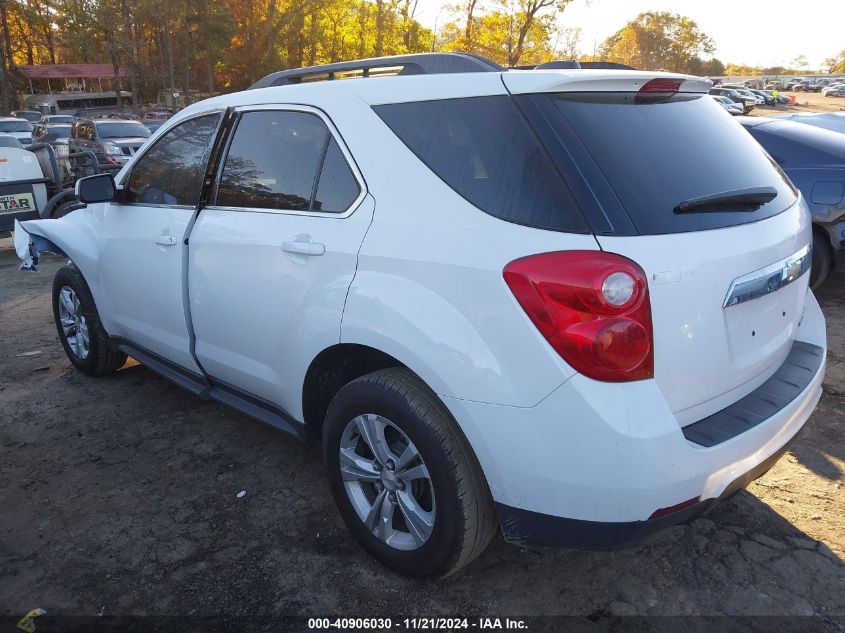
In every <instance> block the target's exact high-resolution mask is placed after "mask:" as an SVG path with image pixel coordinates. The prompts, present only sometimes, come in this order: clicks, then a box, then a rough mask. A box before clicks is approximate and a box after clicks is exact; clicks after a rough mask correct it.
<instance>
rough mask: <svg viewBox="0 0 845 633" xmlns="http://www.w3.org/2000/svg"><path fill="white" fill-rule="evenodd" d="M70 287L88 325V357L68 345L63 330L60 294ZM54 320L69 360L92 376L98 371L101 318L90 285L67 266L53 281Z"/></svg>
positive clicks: (60, 270)
mask: <svg viewBox="0 0 845 633" xmlns="http://www.w3.org/2000/svg"><path fill="white" fill-rule="evenodd" d="M65 287H69V288H71V289H72V290H73V291H74V292H75V293H76V296H77V297H78V298H79V304H80V307H81V309H82V314H83V315H84V316H85V321H86V323H87V325H88V356H86V357H85V358H79V357H78V356H77V355H76V354H75V353H74V352H73V350H72V349H71V348H70V345H68V342H67V338H66V337H65V335H64V331H63V330H62V323H61V319H60V318H59V293H60V292H61V290H62V288H65ZM53 320H54V321H55V323H56V331H57V332H58V334H59V341H61V343H62V347H63V348H64V350H65V354H67V357H68V360H70V362H71V363H72V364H73V366H74V367H76V368H77V369H78V370H80V371H81V372H83V373H86V374H92V373H94V371H95V370H96V365H97V355H98V354H99V353H100V349H99V345H100V340H99V337H98V336H97V328H98V327H99V326H100V316H99V314H98V313H97V308H96V306H95V305H94V299H93V297H92V296H91V292H90V291H89V290H88V285H87V284H86V283H85V281H84V280H83V279H82V275H81V274H80V273H79V272H78V271H76V270H75V269H73V268H71V267H70V266H67V267H65V268H61V269H59V271H58V272H57V273H56V276H55V278H54V279H53Z"/></svg>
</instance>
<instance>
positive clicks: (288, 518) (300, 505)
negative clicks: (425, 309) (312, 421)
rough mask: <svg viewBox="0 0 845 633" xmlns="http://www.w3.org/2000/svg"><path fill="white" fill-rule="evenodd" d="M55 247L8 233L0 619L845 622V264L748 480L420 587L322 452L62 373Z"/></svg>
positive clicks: (126, 384) (154, 380)
mask: <svg viewBox="0 0 845 633" xmlns="http://www.w3.org/2000/svg"><path fill="white" fill-rule="evenodd" d="M62 263H63V262H62V260H60V259H58V258H49V259H47V260H46V261H45V262H43V265H42V266H41V270H40V272H39V273H37V274H30V273H27V274H24V273H20V272H18V270H17V261H16V260H15V259H14V254H13V252H12V250H11V242H10V240H0V324H2V327H3V336H2V338H0V446H2V453H0V455H2V461H1V462H0V616H4V615H5V616H17V617H20V616H21V615H23V614H24V613H26V612H27V611H29V610H30V609H32V608H35V607H41V608H44V609H46V610H47V611H48V612H49V613H51V614H80V615H97V614H106V615H109V614H135V615H168V614H169V615H175V614H195V615H197V614H199V615H227V616H242V615H259V616H274V615H280V614H288V615H290V614H296V615H319V616H327V615H328V616H335V615H340V616H344V615H350V616H351V615H357V616H387V615H392V616H393V617H397V616H398V615H399V614H427V615H438V614H441V615H450V614H455V613H474V614H482V615H483V614H493V615H501V614H507V615H529V614H531V615H549V614H569V615H577V616H586V617H587V618H588V619H585V620H584V621H585V622H594V621H596V620H601V619H602V618H605V617H609V616H612V615H626V614H641V615H676V614H686V615H698V614H704V615H720V614H726V615H754V616H756V615H791V616H795V615H809V616H815V618H816V620H815V622H816V623H821V624H822V625H823V628H824V629H825V630H828V629H829V630H841V626H842V622H843V621H845V620H842V619H839V618H841V617H842V616H845V564H843V560H845V490H843V473H845V424H843V421H844V420H845V402H843V400H844V399H843V394H845V336H843V331H845V329H844V328H843V326H845V275H839V276H838V277H837V276H835V275H834V276H833V277H832V278H831V279H830V280H829V281H828V283H827V284H826V286H825V287H824V288H822V290H821V291H820V292H819V293H818V296H819V299H820V301H821V303H822V307H823V309H824V311H825V314H826V315H827V319H828V332H829V337H830V355H829V360H828V363H829V364H828V371H827V378H826V379H825V395H824V396H823V398H822V401H821V404H820V406H819V408H818V410H817V411H816V412H815V414H814V415H813V417H812V419H811V420H810V422H809V423H808V424H807V427H806V429H805V431H804V433H803V434H802V436H801V437H800V439H799V440H798V441H797V442H796V443H795V444H794V445H793V447H792V449H791V450H790V452H789V453H787V454H786V455H785V456H784V457H783V458H782V459H781V460H780V462H779V463H778V464H777V465H776V466H775V467H774V468H773V469H772V470H771V471H770V472H769V473H768V474H767V475H766V476H764V477H763V478H762V479H760V480H758V482H756V483H754V484H752V485H751V486H750V488H749V489H748V490H747V491H745V492H741V493H740V494H738V495H737V496H735V497H733V498H732V499H731V500H729V501H727V502H725V503H723V504H721V505H720V506H719V507H718V508H717V509H716V510H715V511H714V512H713V513H712V514H711V515H710V516H709V517H707V518H705V519H700V520H697V521H695V522H694V523H692V524H691V525H687V526H681V527H676V528H673V529H671V530H669V531H668V532H666V533H663V534H661V535H659V536H658V537H656V538H655V539H654V540H652V541H651V542H650V543H648V544H646V545H643V546H641V547H638V548H636V549H630V550H626V551H620V552H613V553H591V552H576V551H564V550H550V551H526V550H521V549H518V548H516V547H512V546H510V545H507V544H506V543H504V542H503V541H502V540H501V539H497V540H495V541H494V543H493V544H492V545H491V547H490V548H489V549H488V550H487V552H486V553H485V554H484V555H482V556H481V557H480V558H479V559H478V560H477V561H475V563H473V564H472V565H471V566H469V567H468V568H467V569H466V570H465V571H463V572H461V573H459V574H458V575H456V576H454V577H451V578H448V579H446V580H442V581H438V582H416V581H410V580H407V579H404V578H401V577H398V576H396V575H394V574H392V573H390V572H388V571H386V570H385V569H384V568H382V567H381V566H379V565H378V564H377V563H375V562H373V561H372V560H371V559H370V558H369V557H368V556H367V555H366V554H365V553H364V552H363V551H362V550H361V549H360V548H359V547H358V546H357V545H356V544H355V543H354V541H353V540H352V539H351V537H350V536H349V534H348V533H347V532H346V530H345V529H344V527H343V525H342V523H341V520H340V518H339V516H338V514H337V512H336V511H335V509H334V506H333V504H332V500H331V497H330V495H329V491H328V488H327V486H326V484H325V482H324V477H323V467H322V463H321V460H320V457H319V453H318V451H317V450H315V449H309V448H305V447H303V446H302V445H300V444H298V443H297V442H296V441H295V440H293V439H290V438H288V437H285V436H283V435H281V434H279V433H277V432H275V431H273V430H272V429H270V428H268V427H265V426H263V425H262V424H260V423H258V422H255V421H253V420H251V419H249V418H247V417H245V416H243V415H240V414H238V413H236V412H234V411H232V410H229V409H227V408H225V407H224V406H222V405H219V404H216V403H213V402H203V401H201V400H198V399H197V398H195V397H193V396H191V395H190V394H188V393H187V392H184V391H182V390H180V389H179V388H178V387H175V386H173V385H171V384H170V383H168V382H166V381H164V380H163V379H161V378H159V377H158V376H156V375H155V374H153V373H152V372H151V371H149V370H147V369H146V368H144V367H142V366H140V365H137V364H135V365H132V364H130V365H128V366H127V367H126V368H124V369H123V370H122V371H120V372H118V373H117V374H116V375H114V376H110V377H107V378H101V379H92V378H88V377H86V376H83V375H81V374H79V373H78V372H76V371H74V370H73V369H72V367H71V365H70V363H69V362H68V361H67V359H66V358H65V356H64V353H63V351H62V349H61V347H60V345H59V342H58V340H57V336H56V331H55V328H54V325H53V319H52V314H51V308H50V300H49V289H50V284H51V280H52V276H53V273H54V272H55V271H56V270H57V269H58V268H59V267H60V266H61V265H62ZM242 490H245V491H246V495H245V496H243V497H242V498H238V497H237V496H236V495H237V493H238V492H239V491H242ZM730 621H731V620H730V619H725V621H724V622H723V624H726V623H727V622H730ZM0 628H2V627H0ZM3 630H4V631H5V630H7V629H5V628H3ZM9 630H11V629H9Z"/></svg>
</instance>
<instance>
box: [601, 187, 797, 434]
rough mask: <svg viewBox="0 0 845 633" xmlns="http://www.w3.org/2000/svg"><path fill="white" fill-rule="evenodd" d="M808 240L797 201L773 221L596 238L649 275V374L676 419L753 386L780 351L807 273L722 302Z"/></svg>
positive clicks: (785, 349)
mask: <svg viewBox="0 0 845 633" xmlns="http://www.w3.org/2000/svg"><path fill="white" fill-rule="evenodd" d="M811 237H812V236H811V225H810V221H809V213H808V212H807V209H806V206H805V205H804V203H803V201H801V200H799V201H798V202H796V203H795V204H794V205H793V206H792V207H791V208H790V209H788V210H787V211H784V212H783V213H780V214H778V215H776V216H774V217H772V218H767V219H765V220H761V221H759V222H752V223H748V224H742V225H739V226H733V227H730V228H725V229H715V230H711V231H695V232H692V233H674V234H670V235H647V236H636V237H608V236H601V237H599V238H598V239H599V243H600V244H601V245H602V248H603V249H604V250H607V251H609V252H611V253H619V254H620V255H625V256H626V257H629V258H631V259H633V260H634V261H635V262H637V263H638V264H639V265H640V266H642V268H643V270H644V271H645V273H646V275H647V277H648V280H649V294H650V297H651V311H652V319H653V322H654V349H655V359H654V374H655V380H656V381H657V383H658V384H659V385H660V388H661V389H662V391H663V395H664V397H665V398H666V401H667V402H668V403H669V407H670V409H671V410H672V411H673V412H674V413H675V414H676V415H677V416H678V418H679V420H680V421H681V424H682V425H686V424H688V423H691V422H695V421H697V420H700V419H702V418H704V417H706V416H708V415H710V414H711V413H714V412H715V411H718V410H720V409H722V408H724V407H725V406H727V404H730V403H731V402H733V401H735V400H738V399H739V398H741V397H742V396H744V395H745V394H746V393H748V392H750V391H753V390H754V389H755V388H756V387H757V386H759V385H760V384H761V383H763V382H765V380H766V379H767V378H768V377H769V376H770V375H771V374H773V373H774V372H775V370H776V369H777V368H778V367H779V366H780V365H781V363H782V362H783V360H784V359H785V358H786V356H787V354H788V353H789V349H790V346H791V343H792V341H793V339H794V338H795V329H796V327H797V324H798V321H799V320H800V318H801V314H802V312H803V309H804V297H805V296H806V291H807V285H808V281H809V275H804V276H803V277H802V278H801V279H799V280H798V281H797V282H795V283H793V284H790V285H788V286H786V287H784V288H781V289H780V290H778V291H777V292H773V293H771V294H769V295H766V296H764V297H760V298H759V299H756V300H754V301H749V302H747V303H742V304H739V305H735V306H731V307H729V308H723V307H722V305H723V303H724V300H725V297H726V295H727V292H728V289H729V288H730V285H731V283H732V282H733V281H734V280H735V279H737V278H738V277H741V276H742V275H744V274H746V273H750V272H752V271H756V270H759V269H761V268H764V267H766V266H768V265H770V264H772V263H774V262H776V261H778V260H780V259H783V258H785V257H788V256H790V255H792V254H794V253H796V252H797V251H798V250H800V249H801V248H803V247H804V246H806V245H807V244H809V243H810V241H811ZM782 312H786V314H785V315H782V314H781V313H782ZM693 358H694V359H696V361H695V362H694V363H691V362H689V361H690V359H693ZM737 390H738V391H737Z"/></svg>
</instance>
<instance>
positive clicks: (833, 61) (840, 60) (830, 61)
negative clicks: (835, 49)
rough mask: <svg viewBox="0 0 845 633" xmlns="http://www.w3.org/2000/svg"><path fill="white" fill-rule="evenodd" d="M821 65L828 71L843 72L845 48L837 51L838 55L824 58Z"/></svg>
mask: <svg viewBox="0 0 845 633" xmlns="http://www.w3.org/2000/svg"><path fill="white" fill-rule="evenodd" d="M823 66H824V68H825V69H826V70H827V72H829V73H845V50H843V51H839V54H838V55H834V56H833V57H828V58H827V59H826V60H824V63H823Z"/></svg>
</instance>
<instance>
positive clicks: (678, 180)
mask: <svg viewBox="0 0 845 633" xmlns="http://www.w3.org/2000/svg"><path fill="white" fill-rule="evenodd" d="M527 98H528V99H531V100H533V102H534V103H537V104H538V107H540V108H541V109H542V110H543V111H544V113H545V114H546V116H547V118H548V119H549V121H550V122H551V124H552V125H553V126H554V128H555V129H556V131H557V132H558V133H559V135H558V138H556V139H549V140H548V143H555V142H557V143H561V144H570V145H581V146H582V147H583V148H585V149H586V152H584V157H583V158H582V159H581V160H582V161H590V160H592V161H594V163H593V165H592V167H595V166H596V165H597V166H598V169H599V170H600V173H601V174H602V176H603V178H604V179H606V181H605V182H599V181H598V179H596V181H595V182H591V183H589V184H590V185H591V187H592V188H594V190H597V188H599V187H607V186H608V185H609V187H610V188H612V191H613V193H614V194H615V197H616V198H618V200H619V201H620V202H621V204H622V206H623V207H624V209H625V211H626V212H627V215H628V216H629V217H630V220H631V222H632V223H633V225H634V227H635V228H636V232H638V233H640V234H643V235H658V234H666V233H681V232H687V231H699V230H705V229H715V228H722V227H727V226H734V225H738V224H744V223H747V222H754V221H757V220H761V219H764V218H768V217H771V216H774V215H777V214H778V213H781V212H782V211H784V210H786V209H787V208H789V207H790V206H792V205H793V204H794V203H795V201H796V194H795V191H794V190H793V189H792V186H791V184H790V183H789V181H788V180H787V179H786V176H784V174H783V172H782V171H781V170H780V168H779V167H778V166H777V165H776V164H775V163H774V162H773V161H772V160H771V159H770V158H769V156H768V155H767V154H766V153H765V152H764V151H763V149H762V148H761V147H760V145H759V144H758V143H757V142H756V141H755V140H754V139H753V138H752V137H751V135H750V134H748V132H747V131H745V130H744V129H743V128H742V126H741V125H739V124H738V123H737V122H736V121H734V120H733V119H732V118H731V116H730V115H729V114H728V113H727V112H725V111H724V110H723V109H722V108H721V107H720V106H719V105H718V104H717V103H715V102H714V101H713V99H710V98H709V97H707V96H704V95H691V94H686V95H684V94H678V95H675V96H672V97H670V98H657V99H648V100H642V99H638V98H637V95H636V94H634V93H568V94H554V95H533V96H530V97H527ZM539 102H543V103H539ZM544 141H546V139H544ZM552 155H556V154H555V152H554V151H552ZM579 168H580V169H581V171H582V172H586V171H587V169H586V168H585V164H581V165H579ZM593 171H595V170H593ZM769 187H770V188H773V189H774V190H775V192H776V194H777V195H776V197H775V198H774V199H772V200H771V201H770V202H766V203H763V204H753V205H746V206H744V207H740V208H736V207H735V208H725V206H724V205H723V206H722V207H721V208H719V207H717V206H713V207H701V206H699V207H697V208H696V210H695V211H694V212H689V211H688V212H686V213H684V212H678V211H676V207H678V205H680V204H681V203H682V202H685V201H690V200H694V199H698V198H703V197H705V196H715V195H717V194H723V193H726V192H736V191H738V190H747V189H753V188H769Z"/></svg>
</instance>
